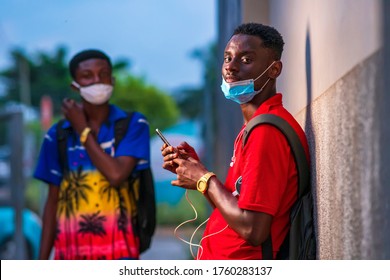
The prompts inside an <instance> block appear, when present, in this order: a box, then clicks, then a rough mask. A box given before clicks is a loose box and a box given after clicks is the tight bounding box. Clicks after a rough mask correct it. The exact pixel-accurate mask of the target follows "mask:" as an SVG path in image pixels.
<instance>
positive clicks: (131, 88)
mask: <svg viewBox="0 0 390 280" xmlns="http://www.w3.org/2000/svg"><path fill="white" fill-rule="evenodd" d="M111 103H112V104H116V105H118V106H119V107H121V108H122V109H123V110H126V111H139V112H142V113H143V114H144V115H145V116H146V117H147V119H148V121H149V124H150V129H151V131H154V130H155V128H160V129H165V128H167V127H169V126H172V125H174V124H175V123H176V122H177V120H178V118H179V114H180V112H179V109H178V107H177V105H176V103H175V101H174V100H173V98H172V97H171V96H169V95H168V94H167V93H165V92H163V91H161V90H159V89H158V88H156V87H154V86H152V85H148V84H147V83H146V82H145V80H144V79H142V78H139V77H134V76H130V75H120V74H119V75H117V76H116V81H115V89H114V94H113V95H112V98H111Z"/></svg>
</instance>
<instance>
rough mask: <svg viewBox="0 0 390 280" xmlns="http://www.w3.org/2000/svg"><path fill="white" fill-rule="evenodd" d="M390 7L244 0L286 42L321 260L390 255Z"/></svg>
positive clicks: (246, 9)
mask: <svg viewBox="0 0 390 280" xmlns="http://www.w3.org/2000/svg"><path fill="white" fill-rule="evenodd" d="M387 6H389V5H388V4H387ZM382 9H383V7H382V2H381V1H379V0H343V1H339V0H327V1H320V0H289V1H286V0H284V1H283V0H273V1H254V0H242V11H241V13H242V15H243V22H249V21H257V22H262V23H266V24H270V25H272V26H274V27H275V28H277V29H278V30H279V31H280V32H281V34H282V35H283V37H284V40H285V43H286V45H285V51H284V54H283V57H282V61H283V65H284V67H283V73H282V75H281V77H280V78H279V80H278V91H280V92H282V93H283V96H284V104H285V106H286V108H287V109H288V110H289V111H290V112H291V113H292V114H293V115H294V116H295V117H296V118H297V119H298V121H299V122H300V124H301V125H302V127H303V128H304V129H305V131H306V133H307V136H308V139H309V144H310V149H311V157H312V172H313V177H312V185H313V189H314V192H315V197H316V222H317V225H318V228H317V236H318V245H319V258H320V259H389V258H390V251H389V246H388V244H389V241H387V239H388V238H387V237H386V236H388V233H389V232H388V228H389V227H388V226H386V227H384V228H382V229H381V228H380V224H381V222H382V223H383V225H388V224H389V223H388V222H387V223H386V222H384V220H383V219H386V220H389V218H388V217H387V216H388V214H390V213H389V211H388V209H389V207H390V206H389V203H388V198H385V197H383V194H388V193H389V191H386V190H387V187H388V185H384V184H388V180H387V179H386V178H388V177H389V175H385V172H386V169H384V168H383V167H384V166H385V165H386V166H388V164H390V162H388V159H387V157H388V156H387V157H384V156H383V155H382V154H381V153H382V151H383V149H382V148H383V146H384V145H386V144H385V143H384V142H385V141H384V140H383V139H389V137H388V135H387V134H386V135H385V137H384V136H383V133H385V132H384V130H383V129H382V127H383V126H384V121H383V120H384V119H386V118H387V119H388V118H389V112H388V111H390V110H386V109H382V110H379V109H380V108H386V107H387V108H389V106H385V105H384V104H383V102H389V98H383V96H382V97H381V96H380V95H381V93H382V81H383V80H384V74H383V71H382V70H383V69H382V61H383V52H382V27H381V26H382ZM256 10H258V11H259V12H258V14H257V15H258V16H257V17H256V13H255V12H254V11H256ZM266 11H268V13H267V12H266ZM385 57H386V56H385ZM388 105H389V104H388ZM387 130H389V129H387ZM387 145H388V143H387ZM387 150H388V149H387Z"/></svg>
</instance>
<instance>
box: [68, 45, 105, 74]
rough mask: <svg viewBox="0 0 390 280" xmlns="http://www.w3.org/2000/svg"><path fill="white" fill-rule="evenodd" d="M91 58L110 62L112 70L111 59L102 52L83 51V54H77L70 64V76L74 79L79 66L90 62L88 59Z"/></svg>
mask: <svg viewBox="0 0 390 280" xmlns="http://www.w3.org/2000/svg"><path fill="white" fill-rule="evenodd" d="M91 58H101V59H104V60H106V61H107V62H108V64H109V65H110V68H111V67H112V65H111V60H110V58H109V57H108V55H106V54H105V53H104V52H102V51H100V50H94V49H90V50H84V51H81V52H79V53H77V54H75V55H74V56H73V58H72V59H71V60H70V62H69V71H70V75H71V76H72V78H73V79H74V78H75V76H76V69H77V67H78V66H79V64H80V63H81V62H83V61H85V60H88V59H91Z"/></svg>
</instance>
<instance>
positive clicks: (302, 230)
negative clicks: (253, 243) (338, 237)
mask: <svg viewBox="0 0 390 280" xmlns="http://www.w3.org/2000/svg"><path fill="white" fill-rule="evenodd" d="M260 124H270V125H273V126H275V127H276V128H278V129H279V130H280V131H281V132H282V133H283V134H284V136H285V137H286V139H287V141H288V143H289V145H290V147H291V150H292V151H293V154H294V159H295V163H296V166H297V171H298V190H297V191H298V197H297V201H296V202H295V204H294V205H293V206H292V209H291V213H290V224H291V227H290V230H289V232H288V234H287V235H286V237H285V239H284V241H283V243H282V245H281V246H280V249H279V252H278V254H277V256H276V259H290V260H314V259H316V238H315V234H314V219H313V198H312V193H311V188H310V180H309V172H310V169H309V164H308V161H307V158H306V155H305V151H304V149H303V146H302V143H301V141H300V140H299V137H298V135H297V134H296V132H295V131H294V129H293V128H292V127H291V126H290V125H289V124H288V122H287V121H285V120H284V119H282V118H281V117H278V116H276V115H273V114H262V115H259V116H256V117H254V118H253V119H251V120H250V121H249V122H248V124H247V126H246V128H245V130H244V134H243V145H245V143H246V141H247V138H248V136H249V135H250V133H251V131H252V129H253V128H255V127H256V126H258V125H260ZM262 253H263V259H273V253H272V239H271V235H269V237H268V238H267V240H266V241H264V242H263V244H262Z"/></svg>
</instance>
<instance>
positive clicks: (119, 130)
mask: <svg viewBox="0 0 390 280" xmlns="http://www.w3.org/2000/svg"><path fill="white" fill-rule="evenodd" d="M132 117H133V112H129V113H128V114H127V117H126V118H122V119H119V120H117V121H116V122H115V125H114V139H115V143H114V148H115V149H116V148H117V147H118V145H119V143H120V142H121V141H122V139H123V137H125V134H126V131H127V129H128V127H129V124H130V121H131V118H132Z"/></svg>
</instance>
